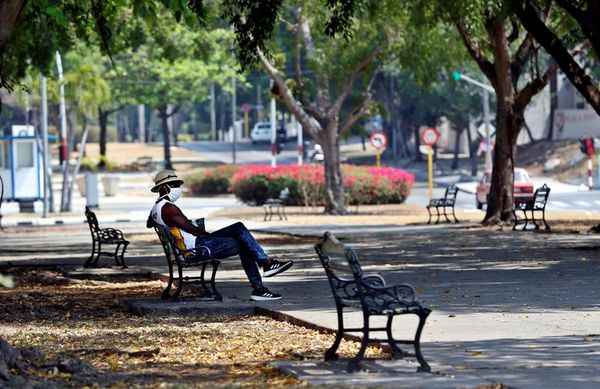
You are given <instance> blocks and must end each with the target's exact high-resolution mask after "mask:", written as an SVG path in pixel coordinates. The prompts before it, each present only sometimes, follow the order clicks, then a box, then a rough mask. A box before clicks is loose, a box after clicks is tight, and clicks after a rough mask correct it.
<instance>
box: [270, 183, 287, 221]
mask: <svg viewBox="0 0 600 389" xmlns="http://www.w3.org/2000/svg"><path fill="white" fill-rule="evenodd" d="M289 196H290V190H289V189H288V188H284V189H282V190H281V192H279V197H277V198H276V199H273V198H271V199H267V200H266V201H265V202H264V204H263V209H264V210H265V217H264V219H263V220H264V221H267V220H271V219H272V218H273V214H274V213H277V216H279V220H283V219H285V220H287V215H286V214H285V202H286V201H287V199H288V197H289Z"/></svg>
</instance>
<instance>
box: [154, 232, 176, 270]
mask: <svg viewBox="0 0 600 389" xmlns="http://www.w3.org/2000/svg"><path fill="white" fill-rule="evenodd" d="M154 231H156V235H158V240H160V244H161V245H162V248H163V251H164V252H165V256H166V257H167V261H172V260H173V259H174V258H176V256H175V255H174V254H173V251H172V249H171V247H172V246H171V242H170V241H171V240H172V239H173V238H172V237H171V233H170V232H169V230H168V229H167V228H166V227H163V226H154Z"/></svg>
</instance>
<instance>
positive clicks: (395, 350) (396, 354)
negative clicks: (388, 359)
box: [385, 315, 404, 359]
mask: <svg viewBox="0 0 600 389" xmlns="http://www.w3.org/2000/svg"><path fill="white" fill-rule="evenodd" d="M393 320H394V315H389V316H388V319H387V325H386V326H385V332H386V333H387V337H388V342H389V345H390V349H391V351H392V358H393V359H402V358H403V357H404V353H403V352H402V349H401V348H400V347H398V342H396V340H395V339H394V336H393V335H392V321H393Z"/></svg>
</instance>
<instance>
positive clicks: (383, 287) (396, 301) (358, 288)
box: [315, 232, 431, 372]
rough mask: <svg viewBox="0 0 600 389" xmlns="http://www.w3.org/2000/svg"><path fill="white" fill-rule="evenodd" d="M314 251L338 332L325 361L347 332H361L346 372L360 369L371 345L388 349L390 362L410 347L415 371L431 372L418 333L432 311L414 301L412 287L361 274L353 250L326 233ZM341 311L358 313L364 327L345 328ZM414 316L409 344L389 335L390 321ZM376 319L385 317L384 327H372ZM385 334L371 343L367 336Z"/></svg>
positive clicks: (390, 330) (331, 355)
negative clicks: (329, 292) (416, 319)
mask: <svg viewBox="0 0 600 389" xmlns="http://www.w3.org/2000/svg"><path fill="white" fill-rule="evenodd" d="M315 250H316V252H317V255H318V256H319V259H320V261H321V264H322V265H323V268H324V269H325V274H326V275H327V279H328V280H329V286H330V287H331V290H332V292H333V298H334V300H335V306H336V309H337V319H338V329H337V333H336V337H335V341H334V342H333V345H332V346H331V347H330V348H329V349H328V350H327V352H326V353H325V360H326V361H328V360H335V359H337V358H338V356H337V353H336V351H337V348H338V346H339V344H340V341H341V340H342V338H343V336H344V333H346V332H355V333H356V332H362V334H363V338H362V342H361V346H360V349H359V351H358V353H357V354H356V355H355V356H354V357H353V358H352V359H351V360H350V361H349V362H348V367H347V370H348V371H349V372H352V371H356V370H359V369H360V362H361V360H362V359H363V357H364V353H365V349H366V347H367V345H368V344H369V342H370V341H379V342H381V343H387V344H389V346H390V349H391V354H392V358H394V359H397V358H402V357H403V356H404V353H403V352H402V350H401V349H400V347H399V346H398V345H399V344H410V345H413V347H414V350H415V356H416V358H417V361H418V362H419V365H420V366H419V369H418V371H423V372H430V371H431V369H430V367H429V365H428V364H427V362H426V361H425V359H424V358H423V355H422V354H421V346H420V339H421V332H422V330H423V327H424V326H425V320H426V319H427V316H428V315H429V314H430V313H431V310H430V309H428V308H425V307H423V306H422V305H421V304H420V303H419V302H418V301H417V297H416V292H415V290H414V288H413V287H412V286H411V285H408V284H396V285H387V284H386V282H385V280H384V278H383V277H381V276H380V275H377V274H375V275H367V274H364V273H363V270H362V268H361V265H360V263H359V260H358V255H357V254H356V253H355V252H354V250H353V249H352V248H350V247H348V246H346V245H344V244H343V243H341V242H340V241H339V240H337V239H336V238H335V236H334V235H333V234H331V233H329V232H326V233H325V235H324V237H323V240H322V241H321V242H319V243H318V244H316V245H315ZM344 308H354V309H360V310H362V313H363V327H362V328H357V327H352V328H345V327H344ZM406 314H414V315H417V316H418V317H419V324H418V326H417V329H416V332H415V337H414V339H412V340H397V339H395V338H394V337H393V334H392V320H393V318H394V317H395V316H397V315H406ZM374 315H379V316H387V324H386V326H385V327H371V325H370V322H369V317H370V316H374ZM383 331H385V332H386V334H387V339H386V340H376V339H370V337H369V334H370V332H383Z"/></svg>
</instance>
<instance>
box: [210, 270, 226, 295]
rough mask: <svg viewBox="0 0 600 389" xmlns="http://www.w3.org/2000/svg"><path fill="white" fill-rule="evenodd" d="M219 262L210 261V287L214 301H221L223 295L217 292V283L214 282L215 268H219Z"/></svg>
mask: <svg viewBox="0 0 600 389" xmlns="http://www.w3.org/2000/svg"><path fill="white" fill-rule="evenodd" d="M220 264H221V262H220V261H214V262H213V263H212V274H211V276H210V287H211V289H212V295H213V298H214V299H215V300H216V301H223V296H221V293H219V291H217V285H216V284H215V277H216V275H217V269H218V268H219V265H220Z"/></svg>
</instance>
